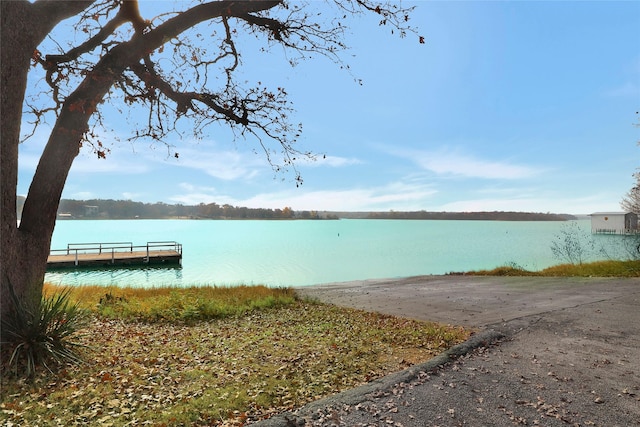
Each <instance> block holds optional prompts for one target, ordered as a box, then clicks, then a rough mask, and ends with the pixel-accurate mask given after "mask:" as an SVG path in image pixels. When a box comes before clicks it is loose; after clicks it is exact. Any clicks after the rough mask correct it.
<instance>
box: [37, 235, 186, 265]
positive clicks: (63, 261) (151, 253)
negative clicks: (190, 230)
mask: <svg viewBox="0 0 640 427" xmlns="http://www.w3.org/2000/svg"><path fill="white" fill-rule="evenodd" d="M181 263H182V245H181V244H180V243H177V242H174V241H166V242H147V244H146V245H134V244H133V243H131V242H114V243H69V244H68V245H67V248H66V249H53V250H51V251H50V253H49V258H48V259H47V269H58V268H74V267H111V266H113V267H115V266H121V267H130V266H145V265H149V266H151V265H153V266H160V265H163V264H167V265H175V264H178V265H179V264H181Z"/></svg>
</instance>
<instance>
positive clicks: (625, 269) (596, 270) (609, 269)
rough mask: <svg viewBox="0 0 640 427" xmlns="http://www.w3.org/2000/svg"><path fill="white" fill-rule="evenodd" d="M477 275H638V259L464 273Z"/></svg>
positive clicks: (504, 267) (509, 267) (502, 268)
mask: <svg viewBox="0 0 640 427" xmlns="http://www.w3.org/2000/svg"><path fill="white" fill-rule="evenodd" d="M465 274H469V275H477V276H547V277H640V260H634V261H597V262H590V263H583V264H561V265H555V266H552V267H549V268H545V269H544V270H542V271H528V270H524V269H522V268H518V267H511V266H503V267H498V268H494V269H493V270H479V271H471V272H469V273H465Z"/></svg>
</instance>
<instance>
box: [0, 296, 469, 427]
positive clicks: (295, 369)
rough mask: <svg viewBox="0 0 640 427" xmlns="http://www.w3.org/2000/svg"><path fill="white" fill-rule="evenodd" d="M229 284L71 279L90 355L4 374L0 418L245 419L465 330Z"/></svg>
mask: <svg viewBox="0 0 640 427" xmlns="http://www.w3.org/2000/svg"><path fill="white" fill-rule="evenodd" d="M234 289H235V288H211V289H195V288H189V289H184V290H181V289H175V288H174V289H154V290H141V289H120V288H112V289H109V290H105V288H98V289H97V290H96V289H78V290H77V294H75V295H76V296H77V297H78V298H82V300H83V304H85V305H86V307H88V308H91V310H93V313H92V319H91V322H90V325H89V326H88V328H87V329H86V330H84V331H83V332H84V334H83V336H82V337H80V339H81V340H82V343H83V344H85V345H87V346H89V348H87V349H85V350H84V353H83V356H84V358H85V360H87V361H88V363H85V364H81V365H68V366H66V367H65V369H63V370H60V371H58V372H56V374H55V375H52V374H45V373H44V372H41V373H40V374H39V375H36V376H35V378H34V379H33V380H32V381H31V382H25V381H22V380H19V379H17V378H13V377H10V376H3V377H2V384H1V386H2V387H1V393H2V396H1V397H2V399H1V402H2V403H0V409H1V410H2V413H0V424H8V423H13V425H21V426H35V425H45V424H46V425H78V424H81V425H86V424H89V425H102V424H104V425H112V426H124V425H138V424H142V423H143V422H146V423H148V424H149V425H155V426H178V425H194V426H200V425H243V424H244V423H245V422H246V421H247V420H255V419H260V418H265V417H268V416H270V415H273V414H274V413H277V412H281V411H284V410H291V409H294V408H297V407H300V406H302V405H304V404H306V403H308V402H310V401H313V400H316V399H318V398H321V397H323V396H327V395H330V394H334V393H337V392H340V391H343V390H346V389H349V388H353V387H355V386H357V385H360V384H362V383H365V382H368V381H371V380H373V379H375V378H379V377H381V376H384V375H387V374H389V373H391V372H394V371H398V370H401V369H404V368H406V367H407V366H410V365H412V364H416V363H420V362H423V361H426V360H428V359H430V358H432V357H433V356H435V355H437V354H439V353H441V352H442V351H444V350H446V349H448V348H450V347H451V346H453V345H455V344H457V343H459V342H462V341H463V340H465V339H466V338H468V336H469V334H470V332H469V331H467V330H464V329H462V328H457V327H451V326H446V325H441V324H436V323H430V322H420V321H415V320H409V319H404V318H399V317H393V316H387V315H381V314H375V313H369V312H365V311H360V310H353V309H345V308H339V307H335V306H332V305H325V304H319V303H313V302H309V301H300V300H298V299H296V297H295V293H294V292H293V291H292V290H288V289H269V288H263V287H255V294H256V295H260V296H259V297H251V295H252V291H253V290H254V288H253V287H245V288H242V289H239V290H237V291H234ZM50 290H51V288H48V291H50ZM218 292H219V293H221V294H222V295H223V296H224V297H222V296H221V297H220V298H219V299H217V298H218V297H217V295H218ZM108 294H110V295H111V297H110V298H111V299H109V301H108V303H107V302H105V300H104V298H105V295H108ZM101 298H103V301H102V302H100V299H101ZM120 298H122V299H120ZM234 304H237V305H238V306H239V307H241V308H238V309H234V308H233V307H234ZM105 307H109V310H106V309H105ZM214 307H217V308H215V309H214ZM220 312H225V313H226V314H225V317H223V316H221V315H219V314H207V315H204V314H203V313H220ZM205 318H206V320H202V319H205ZM185 320H186V321H185Z"/></svg>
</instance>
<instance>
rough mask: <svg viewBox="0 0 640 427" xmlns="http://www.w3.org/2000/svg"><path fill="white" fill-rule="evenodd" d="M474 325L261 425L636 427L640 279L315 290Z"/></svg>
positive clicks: (428, 282) (460, 279) (338, 300)
mask: <svg viewBox="0 0 640 427" xmlns="http://www.w3.org/2000/svg"><path fill="white" fill-rule="evenodd" d="M298 291H299V293H300V294H301V295H304V296H308V297H311V298H316V299H318V300H320V301H324V302H329V303H333V304H336V305H341V306H348V307H355V308H360V309H365V310H369V311H378V312H381V313H387V314H392V315H398V316H405V317H410V318H416V319H422V320H432V321H438V322H444V323H450V324H455V325H463V326H467V327H473V328H477V329H478V333H476V334H475V335H474V336H472V338H471V339H470V340H469V341H467V342H466V343H463V344H461V345H460V346H457V347H455V348H453V349H451V350H450V351H449V352H447V353H445V354H442V355H440V356H438V357H436V358H434V359H432V360H430V361H428V362H426V363H423V364H421V365H417V366H413V367H411V368H409V369H407V370H405V371H401V372H398V373H395V374H392V375H389V376H387V377H384V378H382V379H379V380H377V381H373V382H371V383H368V384H366V385H364V386H362V387H358V388H355V389H353V390H349V391H347V392H345V393H341V394H338V395H335V396H332V397H328V398H325V399H322V400H320V401H317V402H313V403H311V404H309V405H307V406H305V407H303V408H301V409H300V410H298V411H296V412H295V413H288V414H282V415H280V416H277V417H274V418H273V419H271V420H265V421H261V422H259V423H256V424H255V425H258V426H263V427H265V426H271V427H288V426H396V427H413V426H415V427H418V426H419V427H423V426H434V427H435V426H513V425H540V426H624V427H627V426H634V425H637V426H640V280H639V279H618V278H544V277H487V276H424V277H413V278H406V279H393V280H370V281H358V282H346V283H335V284H325V285H318V286H311V287H305V288H300V289H298Z"/></svg>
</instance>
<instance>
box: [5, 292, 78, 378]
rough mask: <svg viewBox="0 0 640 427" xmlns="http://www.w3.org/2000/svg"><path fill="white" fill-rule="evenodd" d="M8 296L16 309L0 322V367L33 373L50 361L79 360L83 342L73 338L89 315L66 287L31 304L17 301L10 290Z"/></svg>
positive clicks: (50, 366) (27, 373)
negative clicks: (5, 319) (0, 325)
mask: <svg viewBox="0 0 640 427" xmlns="http://www.w3.org/2000/svg"><path fill="white" fill-rule="evenodd" d="M11 297H12V298H13V300H14V303H15V307H16V312H15V315H14V316H13V317H12V318H11V319H10V320H7V321H3V323H2V329H3V331H2V332H3V340H5V342H3V343H2V345H3V354H2V355H3V357H2V364H3V365H4V366H3V367H2V369H3V370H5V369H9V370H12V371H13V372H14V373H15V374H16V375H18V376H22V375H25V376H27V377H33V375H34V374H35V372H36V370H37V369H38V367H40V366H43V367H45V368H46V369H47V370H49V371H52V366H53V365H52V362H53V363H55V364H57V365H60V364H64V363H79V362H81V358H80V355H79V353H78V350H79V349H80V348H81V347H83V345H81V344H79V342H78V341H76V340H75V338H76V337H77V334H78V332H79V331H80V330H81V329H82V328H83V327H85V326H86V325H87V322H88V319H89V317H88V313H87V312H86V311H85V310H84V309H82V308H80V307H79V306H78V304H77V303H73V302H72V301H71V299H70V290H69V289H65V290H63V291H62V292H60V293H58V294H55V295H52V296H47V297H43V298H41V299H40V300H39V302H38V303H35V304H28V303H25V302H23V301H20V300H19V299H18V298H17V297H16V295H15V293H14V292H13V290H11ZM5 356H6V357H5Z"/></svg>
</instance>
